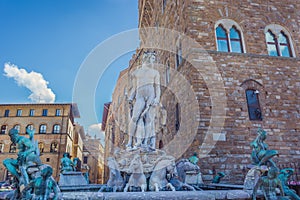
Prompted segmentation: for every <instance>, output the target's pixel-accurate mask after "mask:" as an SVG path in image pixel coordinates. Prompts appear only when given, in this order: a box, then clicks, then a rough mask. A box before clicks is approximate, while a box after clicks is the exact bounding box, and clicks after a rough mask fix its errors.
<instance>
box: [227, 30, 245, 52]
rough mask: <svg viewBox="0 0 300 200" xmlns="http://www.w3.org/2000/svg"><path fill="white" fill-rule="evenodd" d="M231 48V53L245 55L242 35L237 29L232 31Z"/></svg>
mask: <svg viewBox="0 0 300 200" xmlns="http://www.w3.org/2000/svg"><path fill="white" fill-rule="evenodd" d="M229 36H230V46H231V52H236V53H243V47H242V39H241V33H240V31H239V30H237V29H236V27H234V26H233V27H232V28H231V29H230V34H229Z"/></svg>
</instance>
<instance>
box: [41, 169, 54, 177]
mask: <svg viewBox="0 0 300 200" xmlns="http://www.w3.org/2000/svg"><path fill="white" fill-rule="evenodd" d="M52 173H53V169H52V167H51V166H47V167H45V168H44V169H42V171H41V175H42V176H43V177H46V178H47V177H50V176H52Z"/></svg>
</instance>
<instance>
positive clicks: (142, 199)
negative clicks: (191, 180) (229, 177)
mask: <svg viewBox="0 0 300 200" xmlns="http://www.w3.org/2000/svg"><path fill="white" fill-rule="evenodd" d="M63 199H64V200H71V199H72V200H73V199H79V200H96V199H97V200H119V199H120V200H123V199H125V200H165V199H172V200H184V199H188V200H219V199H220V200H221V199H232V200H242V199H251V194H250V193H249V192H247V191H243V190H207V191H175V192H172V191H161V192H116V193H112V192H106V193H97V192H72V193H63Z"/></svg>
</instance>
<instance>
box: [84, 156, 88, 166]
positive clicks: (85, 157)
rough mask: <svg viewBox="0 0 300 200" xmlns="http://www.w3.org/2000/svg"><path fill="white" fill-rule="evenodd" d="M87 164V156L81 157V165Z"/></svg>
mask: <svg viewBox="0 0 300 200" xmlns="http://www.w3.org/2000/svg"><path fill="white" fill-rule="evenodd" d="M87 163H88V156H84V157H83V164H87Z"/></svg>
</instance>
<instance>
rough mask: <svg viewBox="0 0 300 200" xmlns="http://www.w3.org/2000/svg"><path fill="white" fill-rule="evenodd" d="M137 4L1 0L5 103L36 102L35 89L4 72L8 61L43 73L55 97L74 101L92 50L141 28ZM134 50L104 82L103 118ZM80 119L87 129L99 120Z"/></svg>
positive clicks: (124, 0) (130, 0)
mask: <svg viewBox="0 0 300 200" xmlns="http://www.w3.org/2000/svg"><path fill="white" fill-rule="evenodd" d="M137 4H138V0H43V1H41V0H26V1H22V0H1V1H0V28H1V34H0V68H1V75H0V89H1V91H2V95H1V97H0V103H27V102H30V99H28V96H29V95H30V91H29V90H28V89H26V88H25V87H20V86H18V85H17V83H16V82H15V81H14V80H13V79H12V78H8V77H6V76H5V75H4V71H3V68H4V64H5V63H7V62H10V63H11V64H15V65H17V66H18V67H19V68H24V69H25V70H26V71H27V72H30V71H35V72H38V73H41V74H42V75H43V77H44V79H45V80H46V81H48V82H49V84H48V87H49V88H50V89H51V90H52V91H53V92H54V94H55V96H56V100H55V102H57V103H60V102H71V101H72V90H73V84H74V81H75V78H76V74H77V71H78V70H79V67H80V65H81V64H82V62H83V61H84V59H85V58H86V57H87V56H88V54H89V53H90V52H91V51H92V50H93V49H94V48H95V47H96V46H97V45H98V44H99V43H101V42H102V41H104V40H106V39H108V38H109V37H111V36H112V35H115V34H118V33H120V32H122V31H126V30H129V29H133V28H137V27H138V5H137ZM131 55H132V54H130V53H129V54H127V55H125V56H122V57H120V59H118V60H116V61H114V62H113V63H112V64H111V66H109V68H108V69H107V70H106V72H105V74H104V76H102V78H101V80H100V82H99V85H98V88H97V92H96V97H95V98H96V105H95V109H96V112H97V113H99V115H98V117H99V118H98V119H99V120H101V117H102V108H103V103H105V102H108V101H110V100H111V93H112V91H113V87H114V85H115V82H116V79H117V77H118V75H119V72H120V71H121V70H122V69H125V68H126V67H127V66H128V62H129V59H130V57H131ZM99 65H101V63H99ZM79 109H80V108H79ZM80 111H81V112H83V111H82V110H80ZM79 122H81V123H82V124H83V125H84V126H85V128H87V127H86V126H88V125H89V124H93V123H96V122H95V121H88V120H85V119H81V120H79Z"/></svg>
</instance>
